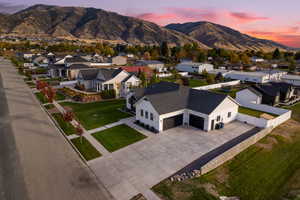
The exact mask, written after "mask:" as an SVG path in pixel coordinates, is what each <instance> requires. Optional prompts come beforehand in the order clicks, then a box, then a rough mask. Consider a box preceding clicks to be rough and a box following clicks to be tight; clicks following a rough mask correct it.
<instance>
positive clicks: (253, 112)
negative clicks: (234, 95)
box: [239, 106, 278, 118]
mask: <svg viewBox="0 0 300 200" xmlns="http://www.w3.org/2000/svg"><path fill="white" fill-rule="evenodd" d="M239 113H242V114H246V115H250V116H253V117H257V118H260V115H262V114H264V113H266V112H262V111H259V110H254V109H250V108H245V107H241V106H240V107H239ZM266 114H269V115H271V116H273V117H277V116H278V115H275V114H272V113H266Z"/></svg>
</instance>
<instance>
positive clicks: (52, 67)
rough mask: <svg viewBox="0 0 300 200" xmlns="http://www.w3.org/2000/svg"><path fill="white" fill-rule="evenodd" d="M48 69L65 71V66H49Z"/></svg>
mask: <svg viewBox="0 0 300 200" xmlns="http://www.w3.org/2000/svg"><path fill="white" fill-rule="evenodd" d="M48 68H49V69H65V68H66V67H65V65H49V66H48Z"/></svg>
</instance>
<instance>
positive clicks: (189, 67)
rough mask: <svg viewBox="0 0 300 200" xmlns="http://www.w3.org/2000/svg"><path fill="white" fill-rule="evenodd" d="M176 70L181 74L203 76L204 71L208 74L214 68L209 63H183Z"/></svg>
mask: <svg viewBox="0 0 300 200" xmlns="http://www.w3.org/2000/svg"><path fill="white" fill-rule="evenodd" d="M175 68H176V69H177V70H178V71H180V72H189V73H198V74H201V73H202V72H203V71H204V70H205V71H207V72H208V71H211V70H213V69H214V66H213V65H212V64H208V63H194V62H182V63H179V64H178V65H177V66H176V67H175Z"/></svg>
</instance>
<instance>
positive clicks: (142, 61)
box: [137, 60, 164, 65]
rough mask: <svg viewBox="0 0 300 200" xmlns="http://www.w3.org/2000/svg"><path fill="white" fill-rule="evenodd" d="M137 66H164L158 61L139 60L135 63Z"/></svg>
mask: <svg viewBox="0 0 300 200" xmlns="http://www.w3.org/2000/svg"><path fill="white" fill-rule="evenodd" d="M137 63H138V64H145V65H151V64H152V65H153V64H164V63H163V62H160V61H158V60H139V61H137Z"/></svg>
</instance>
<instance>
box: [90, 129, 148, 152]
mask: <svg viewBox="0 0 300 200" xmlns="http://www.w3.org/2000/svg"><path fill="white" fill-rule="evenodd" d="M92 135H93V136H94V137H95V138H96V140H98V141H99V142H100V143H101V144H102V145H103V146H104V147H105V148H106V149H107V150H108V151H110V152H113V151H116V150H118V149H121V148H123V147H126V146H128V145H130V144H133V143H135V142H137V141H140V140H143V139H145V138H146V136H144V135H143V134H141V133H139V132H138V131H136V130H134V129H132V128H130V127H129V126H127V125H119V126H115V127H113V128H109V129H106V130H104V131H100V132H97V133H94V134H92Z"/></svg>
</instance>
